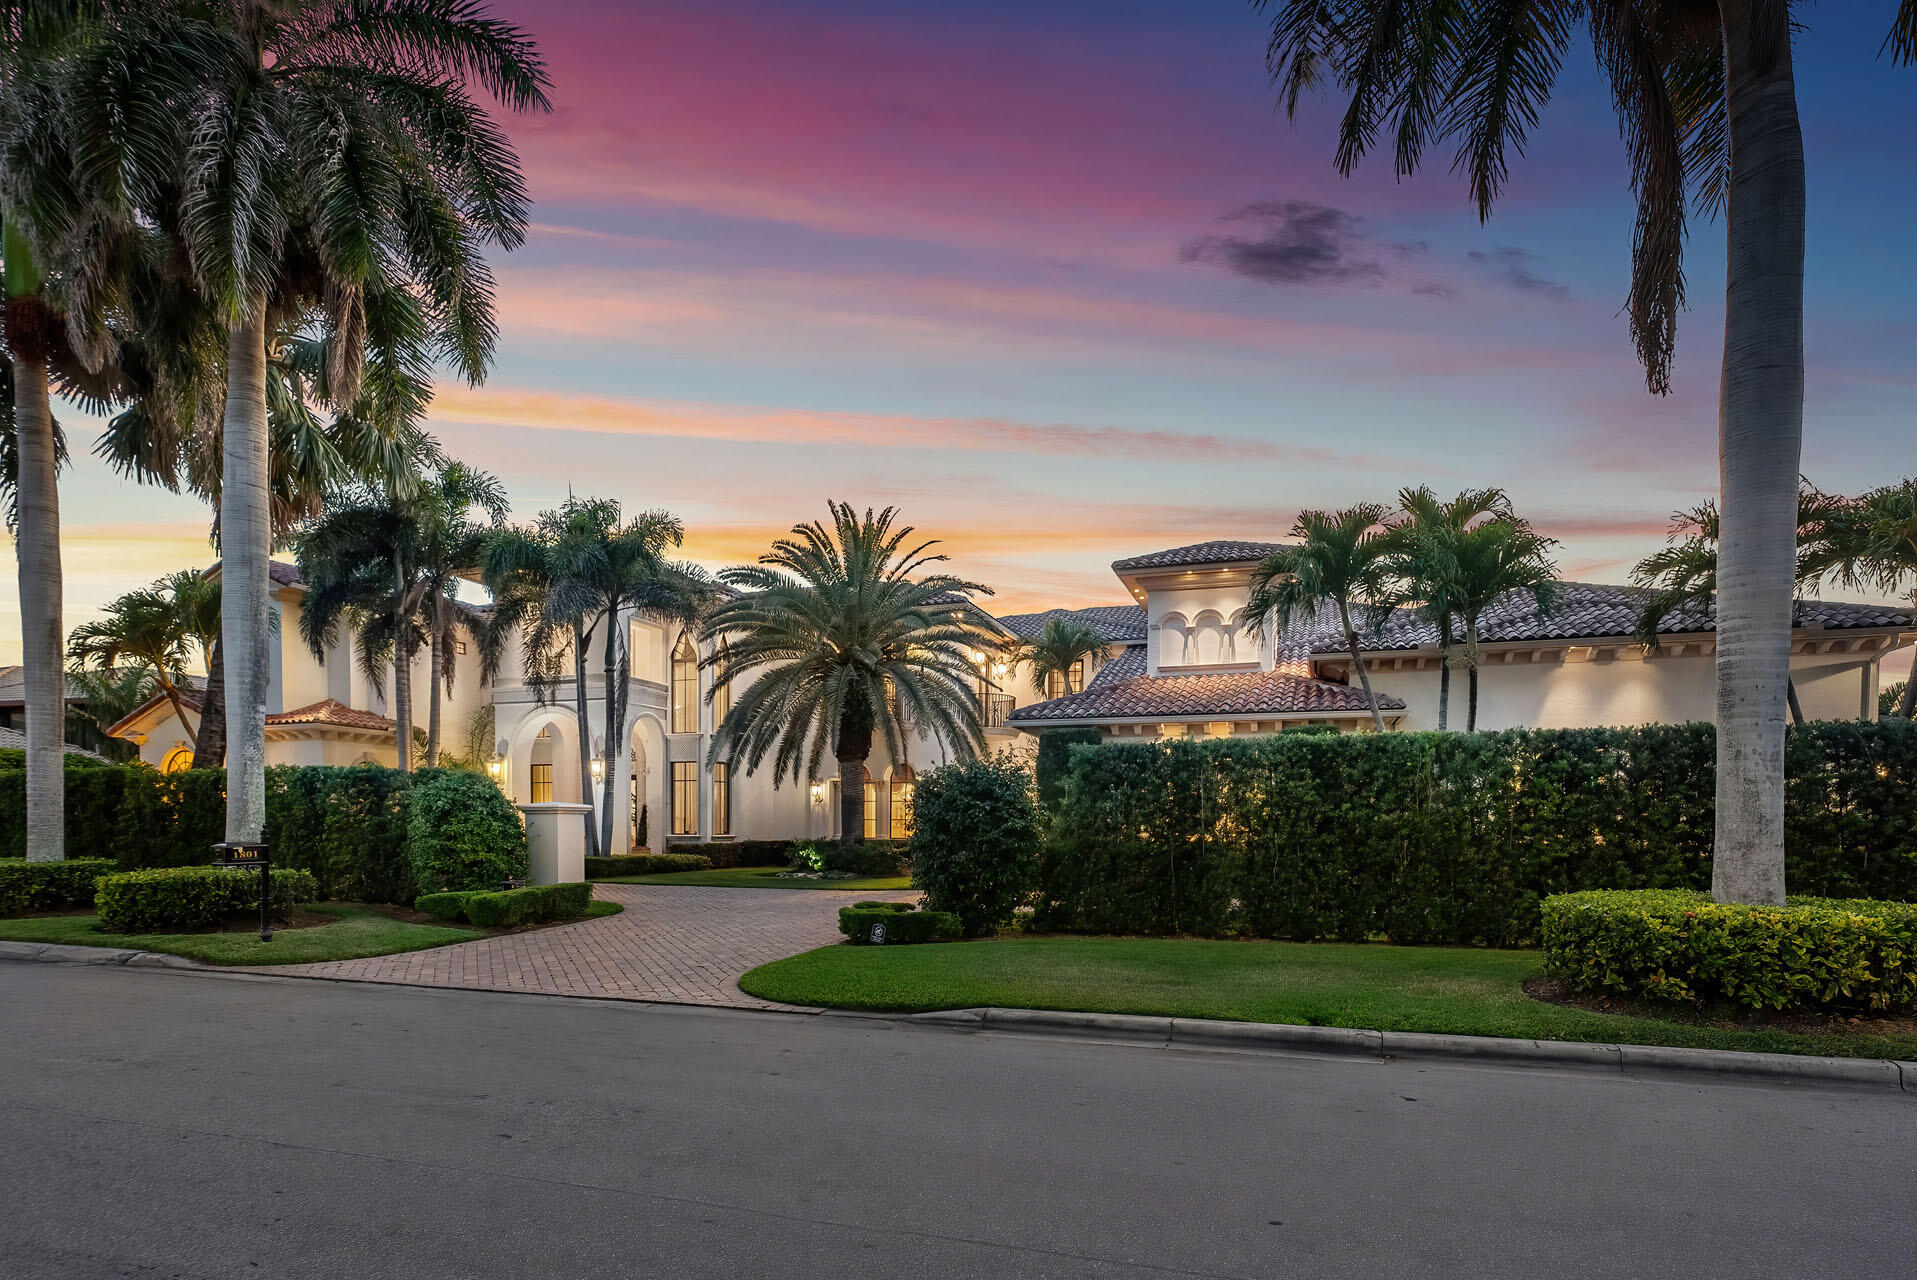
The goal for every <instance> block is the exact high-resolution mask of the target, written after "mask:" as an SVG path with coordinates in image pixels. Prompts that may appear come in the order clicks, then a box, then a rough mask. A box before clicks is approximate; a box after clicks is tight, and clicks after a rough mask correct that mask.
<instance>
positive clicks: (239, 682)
mask: <svg viewBox="0 0 1917 1280" xmlns="http://www.w3.org/2000/svg"><path fill="white" fill-rule="evenodd" d="M222 434H223V440H222V444H221V468H222V469H221V474H220V565H221V567H220V644H221V647H222V648H223V649H224V650H225V655H226V671H225V673H224V674H225V679H226V711H227V774H226V838H227V839H228V840H248V841H252V840H258V839H259V838H260V836H261V833H262V832H264V831H265V829H266V689H267V680H268V676H269V674H270V672H271V669H272V667H271V659H270V655H269V653H268V650H267V645H268V643H269V639H270V630H269V627H268V623H267V610H268V609H269V608H271V607H272V606H271V599H270V596H269V590H268V579H267V558H268V556H269V555H270V554H271V551H272V546H273V534H272V528H271V525H270V524H269V517H270V511H269V508H268V505H267V434H266V300H265V298H263V297H256V298H254V299H252V301H251V303H250V304H249V306H248V308H247V314H246V315H245V316H243V317H242V318H241V319H240V320H238V321H236V322H235V323H234V325H233V328H232V332H231V334H230V335H229V337H228V341H227V350H226V422H225V426H224V429H223V433H222Z"/></svg>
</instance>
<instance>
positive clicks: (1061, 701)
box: [1011, 645, 1404, 721]
mask: <svg viewBox="0 0 1917 1280" xmlns="http://www.w3.org/2000/svg"><path fill="white" fill-rule="evenodd" d="M1378 706H1379V708H1380V709H1382V710H1385V711H1402V710H1404V703H1403V702H1402V701H1401V700H1400V699H1397V698H1394V697H1391V696H1390V695H1389V694H1380V695H1379V697H1378ZM1369 710H1370V704H1369V703H1367V702H1366V701H1365V695H1364V691H1363V690H1362V689H1355V688H1351V687H1349V686H1347V685H1342V684H1333V683H1332V682H1331V681H1329V680H1310V679H1306V678H1305V677H1303V676H1293V675H1282V674H1280V673H1278V672H1275V671H1220V672H1218V673H1217V674H1215V675H1177V676H1148V675H1146V674H1145V648H1144V646H1143V645H1132V646H1129V647H1128V648H1127V649H1126V650H1125V651H1124V652H1123V653H1122V654H1120V655H1119V656H1118V657H1116V658H1113V659H1112V660H1111V661H1110V662H1108V663H1106V664H1105V665H1104V666H1102V667H1100V668H1099V669H1098V674H1097V675H1095V676H1093V677H1092V682H1091V684H1089V685H1088V686H1086V688H1085V689H1084V691H1083V692H1081V693H1072V694H1067V695H1066V696H1065V697H1063V698H1053V699H1052V700H1051V701H1049V702H1035V703H1032V704H1031V705H1030V706H1024V707H1020V708H1018V710H1016V711H1014V712H1012V715H1011V719H1013V720H1017V721H1038V720H1115V719H1116V720H1123V719H1133V718H1142V717H1149V716H1166V717H1171V718H1174V719H1182V718H1192V717H1199V716H1214V717H1219V718H1225V717H1231V716H1253V715H1321V714H1322V715H1334V714H1341V713H1342V714H1359V713H1365V712H1368V711H1369Z"/></svg>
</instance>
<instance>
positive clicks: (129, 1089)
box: [0, 963, 1917, 1280]
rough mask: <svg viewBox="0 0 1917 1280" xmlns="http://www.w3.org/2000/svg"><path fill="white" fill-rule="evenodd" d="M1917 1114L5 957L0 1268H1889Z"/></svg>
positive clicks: (1543, 1074)
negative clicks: (23, 961)
mask: <svg viewBox="0 0 1917 1280" xmlns="http://www.w3.org/2000/svg"><path fill="white" fill-rule="evenodd" d="M1913 1153H1917V1102H1913V1101H1912V1100H1910V1099H1909V1098H1907V1097H1904V1096H1902V1095H1891V1094H1883V1093H1866V1092H1848V1091H1842V1090H1828V1091H1827V1090H1819V1089H1815V1088H1808V1087H1803V1086H1781V1085H1758V1084H1746V1083H1724V1082H1709V1083H1700V1082H1697V1081H1693V1080H1680V1079H1676V1078H1646V1079H1632V1078H1628V1077H1623V1076H1618V1075H1612V1074H1592V1073H1584V1072H1578V1071H1564V1070H1544V1069H1522V1068H1509V1067H1484V1066H1473V1065H1466V1064H1458V1065H1452V1064H1442V1065H1437V1064H1415V1065H1414V1064H1410V1063H1377V1062H1367V1061H1361V1060H1353V1059H1342V1058H1310V1057H1288V1056H1272V1055H1262V1054H1260V1055H1254V1054H1230V1053H1207V1052H1202V1051H1193V1050H1187V1049H1164V1048H1146V1047H1142V1046H1122V1045H1105V1044H1094V1043H1085V1042H1080V1041H1069V1040H1049V1039H1037V1038H1025V1037H1016V1036H999V1035H982V1034H969V1035H968V1034H961V1033H956V1032H947V1031H937V1030H921V1029H909V1028H899V1027H894V1026H891V1025H889V1024H885V1023H880V1022H875V1021H869V1020H863V1019H847V1018H822V1017H804V1016H796V1015H783V1014H768V1013H746V1012H734V1011H723V1010H704V1009H666V1008H660V1007H647V1006H635V1005H624V1004H616V1003H601V1002H590V1001H570V1000H560V999H553V998H548V997H538V996H510V995H496V994H486V993H468V992H458V991H431V990H424V989H417V988H401V987H378V986H364V985H349V984H331V983H321V982H311V981H299V980H293V979H266V978H217V977H203V976H198V975H190V974H177V973H166V972H139V971H136V970H127V969H119V968H112V969H101V968H77V967H68V966H61V965H49V964H20V963H6V964H0V1275H4V1276H6V1277H10V1278H18V1280H28V1278H32V1280H40V1278H42V1277H46V1278H58V1280H65V1278H68V1277H73V1278H76V1280H77V1278H82V1277H84V1278H85V1280H97V1278H99V1277H109V1276H129V1277H143V1278H144V1277H202V1276H205V1277H234V1276H261V1277H273V1278H274V1280H280V1278H285V1277H309V1276H310V1277H323V1278H325V1280H336V1278H339V1277H354V1278H356V1280H358V1278H367V1277H387V1276H392V1277H406V1278H407V1280H430V1278H433V1277H481V1276H483V1277H492V1276H500V1277H533V1276H563V1277H576V1276H591V1277H607V1278H610V1277H628V1276H630V1277H652V1276H658V1277H729V1278H749V1277H779V1278H782V1280H783V1278H788V1277H811V1276H831V1277H834V1278H835V1280H839V1278H843V1277H859V1276H911V1277H927V1278H934V1277H947V1276H993V1277H998V1276H1020V1277H1024V1276H1069V1277H1082V1276H1098V1277H1118V1276H1122V1277H1132V1276H1166V1275H1171V1276H1182V1275H1200V1276H1300V1277H1316V1276H1363V1277H1366V1278H1367V1280H1376V1278H1377V1277H1399V1276H1443V1277H1501V1276H1511V1277H1525V1278H1526V1280H1531V1278H1533V1277H1538V1276H1551V1277H1565V1276H1605V1277H1621V1276H1684V1277H1708V1276H1739V1277H1749V1276H1814V1275H1844V1276H1851V1277H1867V1276H1886V1277H1889V1276H1895V1277H1900V1278H1907V1277H1909V1276H1910V1275H1911V1274H1912V1271H1913V1265H1914V1264H1913V1262H1912V1259H1913V1258H1917V1211H1913V1201H1912V1199H1911V1194H1912V1191H1911V1188H1912V1186H1913V1180H1912V1170H1913V1168H1914V1167H1917V1154H1913Z"/></svg>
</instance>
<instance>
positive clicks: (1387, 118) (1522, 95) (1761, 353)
mask: <svg viewBox="0 0 1917 1280" xmlns="http://www.w3.org/2000/svg"><path fill="white" fill-rule="evenodd" d="M1258 3H1259V7H1260V8H1261V9H1266V10H1269V11H1271V12H1272V14H1273V19H1272V27H1271V38H1270V43H1269V45H1268V46H1267V51H1266V62H1267V65H1268V67H1269V69H1270V71H1271V74H1272V78H1273V82H1274V84H1275V85H1276V86H1277V89H1278V92H1279V96H1280V99H1281V100H1282V101H1283V102H1284V104H1285V107H1286V110H1287V111H1288V112H1290V113H1292V114H1293V115H1294V116H1295V114H1296V111H1297V108H1298V103H1299V101H1300V99H1301V98H1302V96H1303V95H1304V93H1305V92H1306V91H1308V90H1310V89H1313V88H1315V87H1317V86H1319V85H1322V84H1324V83H1325V82H1327V81H1333V82H1335V83H1336V85H1337V86H1338V88H1339V90H1340V91H1341V92H1342V93H1343V94H1345V95H1346V96H1348V98H1349V105H1348V108H1347V110H1346V112H1345V114H1344V118H1343V121H1342V124H1341V127H1340V131H1339V140H1338V148H1337V164H1338V166H1339V168H1340V169H1341V170H1342V171H1343V172H1345V173H1347V174H1348V173H1350V171H1351V169H1352V167H1353V166H1354V165H1356V163H1357V162H1358V160H1359V159H1360V158H1362V157H1363V155H1364V154H1365V153H1366V152H1367V151H1369V150H1370V149H1371V148H1372V147H1373V145H1374V144H1376V143H1377V142H1378V140H1379V138H1380V136H1381V135H1382V136H1384V137H1386V138H1388V139H1389V140H1390V143H1391V145H1392V149H1393V152H1394V164H1395V167H1396V169H1397V171H1398V173H1399V174H1400V175H1408V174H1410V173H1411V172H1413V171H1414V170H1415V169H1416V168H1417V167H1418V164H1419V162H1420V161H1421V160H1422V159H1423V157H1424V152H1425V150H1426V148H1427V147H1428V146H1429V145H1430V144H1432V143H1442V142H1445V141H1447V140H1450V139H1453V138H1455V139H1457V141H1458V149H1457V152H1456V167H1457V168H1459V169H1461V170H1463V171H1464V172H1465V173H1466V175H1467V177H1468V179H1469V182H1470V187H1471V195H1472V197H1473V199H1474V200H1475V202H1476V204H1477V207H1478V213H1479V216H1480V218H1488V217H1489V216H1490V212H1491V207H1492V205H1493V203H1494V202H1495V201H1496V199H1497V197H1498V195H1499V194H1500V193H1501V191H1502V190H1503V187H1504V185H1505V182H1506V180H1507V178H1508V176H1509V170H1508V166H1507V162H1506V153H1507V149H1515V150H1517V151H1520V152H1521V151H1522V150H1523V148H1524V145H1525V141H1526V139H1527V137H1528V135H1529V133H1530V130H1531V129H1532V128H1533V127H1534V126H1535V125H1536V123H1537V120H1538V116H1539V113H1540V112H1541V110H1542V109H1543V106H1544V104H1545V102H1546V101H1547V100H1548V99H1549V97H1550V94H1551V89H1552V86H1553V84H1554V82H1555V81H1556V79H1557V72H1558V68H1559V66H1560V64H1561V62H1562V59H1563V55H1564V52H1565V49H1566V47H1567V45H1568V43H1569V41H1570V39H1571V34H1570V33H1571V27H1572V24H1573V23H1575V22H1576V21H1577V20H1578V19H1579V18H1580V17H1585V18H1588V21H1589V25H1590V33H1591V39H1592V43H1593V44H1594V45H1595V47H1596V50H1597V54H1598V61H1599V64H1600V65H1601V66H1602V68H1603V69H1604V71H1605V73H1606V75H1607V76H1608V78H1609V80H1610V82H1611V89H1612V95H1613V98H1614V99H1615V101H1616V104H1617V113H1618V123H1619V126H1620V129H1621V130H1622V132H1623V135H1624V140H1625V144H1626V147H1627V149H1628V151H1629V152H1630V158H1631V179H1632V185H1633V187H1634V189H1635V190H1636V192H1637V196H1638V211H1637V227H1636V234H1635V241H1634V244H1633V252H1632V260H1633V270H1632V280H1631V290H1630V298H1629V302H1628V304H1627V310H1628V311H1629V313H1630V326H1631V336H1632V339H1633V340H1634V342H1635V344H1636V346H1637V350H1638V355H1639V358H1640V359H1641V360H1642V362H1643V364H1644V367H1645V373H1646V378H1647V381H1648V383H1649V386H1650V389H1651V390H1652V391H1653V392H1657V393H1662V392H1665V391H1667V390H1668V389H1669V373H1670V357H1671V351H1672V347H1673V344H1674V342H1675V340H1676V333H1677V314H1678V311H1679V310H1680V309H1681V308H1682V307H1683V304H1684V276H1683V247H1684V231H1685V216H1686V212H1687V209H1686V197H1687V194H1688V195H1690V196H1691V197H1692V198H1693V199H1694V200H1695V201H1696V202H1697V203H1698V204H1700V205H1701V206H1702V208H1703V210H1704V212H1705V213H1706V214H1714V213H1715V212H1717V211H1718V210H1719V209H1720V208H1721V209H1722V210H1723V211H1724V213H1725V231H1726V236H1725V238H1726V248H1727V251H1728V252H1727V257H1728V261H1729V263H1730V269H1729V271H1728V273H1727V278H1726V282H1725V324H1724V367H1723V376H1722V379H1721V387H1722V391H1721V395H1720V401H1719V412H1718V442H1719V443H1718V456H1719V468H1720V473H1721V479H1722V494H1721V498H1722V503H1723V507H1722V510H1723V515H1724V535H1725V536H1724V539H1723V547H1722V554H1721V557H1720V559H1721V562H1722V563H1721V566H1720V573H1719V598H1718V646H1717V730H1718V732H1717V805H1716V813H1717V827H1716V836H1715V844H1716V847H1715V852H1714V856H1713V858H1712V870H1711V878H1712V892H1713V895H1714V896H1715V897H1716V898H1717V900H1718V901H1720V902H1773V903H1778V902H1782V901H1783V900H1784V825H1783V823H1784V733H1783V726H1784V704H1785V686H1786V684H1787V681H1788V678H1789V675H1790V623H1791V618H1790V613H1791V594H1792V593H1791V584H1792V576H1793V575H1792V568H1793V565H1792V561H1793V558H1794V545H1793V543H1794V539H1793V537H1792V534H1793V530H1794V527H1795V526H1794V521H1793V515H1794V511H1793V504H1794V499H1795V495H1796V490H1797V472H1798V459H1799V454H1800V453H1801V451H1802V441H1803V426H1804V346H1803V325H1804V274H1803V273H1804V201H1805V192H1804V141H1803V133H1802V130H1801V128H1800V127H1799V124H1798V116H1797V91H1796V85H1795V81H1794V79H1793V73H1792V64H1791V55H1792V51H1791V44H1792V37H1793V31H1792V16H1791V9H1792V6H1791V4H1790V2H1789V0H1720V3H1718V4H1717V5H1715V6H1710V5H1705V4H1688V3H1687V4H1667V3H1653V2H1652V0H1618V2H1617V3H1609V4H1596V3H1592V4H1582V5H1580V4H1571V3H1564V2H1559V3H1536V4H1513V3H1506V2H1505V0H1495V2H1492V0H1486V2H1484V3H1442V4H1440V3H1425V4H1401V3H1396V2H1395V0H1358V2H1356V3H1351V4H1338V5H1329V4H1324V3H1322V0H1258ZM1892 22H1893V25H1892V29H1891V34H1890V36H1889V38H1888V39H1887V40H1886V41H1885V43H1884V47H1885V48H1886V49H1888V50H1890V51H1891V53H1892V54H1893V56H1894V57H1895V58H1897V60H1899V61H1901V62H1904V63H1909V62H1911V61H1913V60H1917V0H1900V3H1899V4H1898V6H1897V11H1896V16H1895V17H1894V18H1893V20H1892Z"/></svg>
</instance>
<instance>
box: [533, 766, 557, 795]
mask: <svg viewBox="0 0 1917 1280" xmlns="http://www.w3.org/2000/svg"><path fill="white" fill-rule="evenodd" d="M532 802H533V803H534V804H551V803H552V766H551V765H550V764H535V765H533V767H532Z"/></svg>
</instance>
